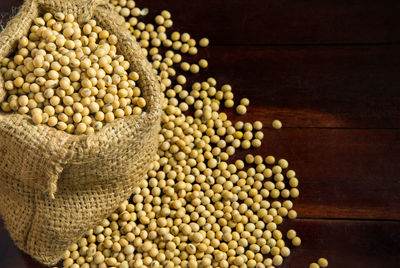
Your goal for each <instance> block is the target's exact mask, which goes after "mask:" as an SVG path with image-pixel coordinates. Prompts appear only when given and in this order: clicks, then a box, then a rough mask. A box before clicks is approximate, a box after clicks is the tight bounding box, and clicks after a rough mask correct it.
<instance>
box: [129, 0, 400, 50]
mask: <svg viewBox="0 0 400 268" xmlns="http://www.w3.org/2000/svg"><path fill="white" fill-rule="evenodd" d="M137 6H139V7H141V8H142V7H148V8H149V10H150V15H149V20H150V19H152V18H154V15H155V14H157V13H159V12H161V10H163V9H167V10H170V11H171V12H172V14H173V20H174V24H175V25H176V29H177V30H179V31H187V32H189V33H191V34H192V35H193V36H194V37H196V38H201V37H203V36H208V37H209V38H210V40H211V43H212V44H216V45H220V44H257V45H259V44H343V43H346V44H349V43H350V44H351V43H381V42H399V41H400V29H399V27H398V14H399V12H400V3H399V2H398V1H396V0H383V1H375V0H365V1H358V0H326V1H318V0H309V1H304V0H300V1H289V0H280V1H276V0H262V1H260V0H247V1H246V2H243V1H241V0H230V1H229V2H227V1H226V0H203V1H185V0H167V1H147V0H139V1H137Z"/></svg>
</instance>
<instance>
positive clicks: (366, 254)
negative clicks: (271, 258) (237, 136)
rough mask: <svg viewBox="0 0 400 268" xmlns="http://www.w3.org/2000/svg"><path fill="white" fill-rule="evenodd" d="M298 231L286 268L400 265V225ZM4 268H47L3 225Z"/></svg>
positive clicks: (347, 224) (325, 225) (352, 224)
mask: <svg viewBox="0 0 400 268" xmlns="http://www.w3.org/2000/svg"><path fill="white" fill-rule="evenodd" d="M291 228H293V229H295V230H296V231H297V233H298V235H299V236H300V237H301V239H302V245H301V246H300V247H297V248H294V247H293V246H291V244H290V241H287V240H286V242H287V244H288V245H289V248H290V249H291V255H290V256H289V257H288V258H287V259H285V261H284V265H283V266H282V267H288V268H304V267H308V265H309V264H310V263H311V262H314V261H316V260H317V259H318V258H320V257H325V258H327V259H328V260H329V267H341V268H353V267H385V268H395V267H397V264H398V263H399V262H400V255H399V254H398V251H399V250H400V246H399V243H398V241H399V240H400V231H399V230H400V223H399V222H380V221H342V220H336V221H325V220H295V221H289V220H285V221H284V222H283V224H282V225H281V226H280V227H279V229H280V230H282V231H284V232H285V233H286V231H287V230H288V229H291ZM0 237H1V240H0V267H7V268H9V267H11V268H44V267H46V266H43V265H40V264H38V263H37V262H35V261H34V260H32V259H31V258H30V257H29V256H27V255H25V254H23V253H21V252H20V251H19V250H18V249H17V248H16V247H15V246H14V245H13V243H12V241H11V239H10V237H9V236H8V234H7V233H6V232H5V230H4V227H3V226H2V225H1V223H0Z"/></svg>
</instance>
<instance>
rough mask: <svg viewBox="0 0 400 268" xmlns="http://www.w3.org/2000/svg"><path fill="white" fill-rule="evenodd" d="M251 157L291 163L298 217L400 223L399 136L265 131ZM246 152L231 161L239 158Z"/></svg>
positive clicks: (382, 132) (374, 132) (366, 132)
mask: <svg viewBox="0 0 400 268" xmlns="http://www.w3.org/2000/svg"><path fill="white" fill-rule="evenodd" d="M264 133H265V137H264V140H263V146H262V148H260V149H257V150H255V151H253V153H256V154H260V155H262V156H267V155H274V156H275V157H277V158H278V159H279V158H285V159H287V160H288V161H289V164H290V166H289V168H292V169H294V170H295V171H296V173H297V177H298V179H299V181H300V187H299V189H300V197H299V198H298V199H297V200H295V202H294V203H295V209H296V210H297V211H298V214H299V216H300V217H314V218H353V219H357V218H363V219H393V220H400V205H399V204H400V196H399V195H398V193H399V192H400V183H399V182H400V175H399V174H398V172H397V167H398V163H399V161H400V132H399V131H393V130H331V129H285V128H283V129H281V130H264ZM247 153H248V151H244V152H239V153H237V154H236V155H235V158H241V159H243V158H244V156H245V154H247Z"/></svg>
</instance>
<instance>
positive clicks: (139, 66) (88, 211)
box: [0, 0, 161, 265]
mask: <svg viewBox="0 0 400 268" xmlns="http://www.w3.org/2000/svg"><path fill="white" fill-rule="evenodd" d="M57 11H63V12H65V13H72V14H74V15H75V16H76V17H77V18H78V22H79V23H84V22H86V21H88V20H89V19H91V18H94V19H95V20H96V21H97V22H98V24H99V25H100V26H101V27H102V28H103V29H106V30H108V31H109V32H110V33H113V34H115V35H116V36H117V37H118V40H119V41H118V44H117V51H118V53H119V54H122V55H124V56H125V58H126V59H127V60H128V61H129V62H130V64H131V70H134V71H136V72H138V73H139V75H140V81H139V86H140V88H141V89H142V92H143V96H144V98H145V100H146V101H147V107H146V113H144V114H143V115H140V116H129V117H125V118H122V119H118V120H116V121H115V122H113V123H109V124H106V125H105V126H104V127H103V129H101V130H100V131H99V132H96V133H95V134H93V135H89V136H88V135H70V134H67V133H66V132H63V131H59V130H56V129H55V128H50V127H48V126H46V125H37V126H36V125H33V124H32V121H31V119H30V117H29V116H22V115H18V114H4V113H1V114H0V212H1V214H2V216H3V219H4V222H5V224H6V226H7V228H8V230H9V232H10V234H11V237H12V238H13V240H14V242H15V244H16V245H17V246H18V247H19V248H21V249H22V250H23V251H25V252H27V253H28V254H30V255H32V256H33V257H34V258H36V259H37V260H39V261H40V262H42V263H45V264H49V265H50V264H55V263H57V262H58V261H59V260H60V257H61V255H62V253H63V252H64V251H65V250H66V249H67V248H68V246H69V245H70V244H71V243H74V242H76V241H77V240H78V239H79V238H80V237H81V236H82V235H83V233H84V232H86V231H87V230H88V229H90V228H93V227H94V226H95V225H96V224H98V223H99V222H100V221H101V220H102V219H104V218H106V217H107V216H108V215H110V214H111V213H112V212H113V211H114V210H115V209H116V207H117V206H118V205H119V204H120V203H121V202H122V201H123V200H126V199H128V198H129V196H130V195H131V194H132V191H133V188H134V187H135V186H137V185H138V184H139V182H140V180H141V179H143V178H144V175H145V173H146V172H147V169H148V166H149V164H150V163H151V161H152V157H153V156H154V154H155V153H156V151H157V147H158V146H157V139H158V131H159V128H160V122H159V119H160V114H161V93H160V87H159V82H158V80H157V79H156V76H155V75H154V73H153V72H152V69H151V66H150V64H149V62H148V61H147V60H146V58H145V57H144V56H143V55H142V53H141V49H140V47H139V45H138V44H137V43H136V42H135V40H134V37H133V36H132V35H131V34H130V32H129V31H128V30H126V29H125V28H124V27H122V26H121V25H122V22H123V20H121V18H120V17H118V15H117V14H116V13H114V12H113V11H112V8H111V7H110V6H109V5H108V3H106V2H104V1H100V0H99V1H96V0H70V1H68V0H26V1H25V3H24V4H23V6H22V7H21V8H20V10H19V12H18V14H17V15H16V16H15V17H14V18H13V19H11V20H10V22H9V23H8V24H7V26H6V28H5V29H4V31H3V32H2V33H1V35H0V60H1V59H2V58H3V57H5V56H8V55H10V54H11V53H12V52H13V51H14V49H15V47H16V42H17V40H18V39H19V38H20V37H21V36H24V35H26V34H27V33H28V30H29V27H30V25H31V22H32V19H34V18H35V17H37V16H38V14H39V15H41V14H42V13H44V12H52V13H54V12H57ZM3 84H4V81H3V78H2V77H1V75H0V102H1V101H2V100H3V99H4V96H5V91H4V89H3Z"/></svg>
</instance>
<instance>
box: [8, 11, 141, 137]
mask: <svg viewBox="0 0 400 268" xmlns="http://www.w3.org/2000/svg"><path fill="white" fill-rule="evenodd" d="M117 42H118V40H117V37H116V36H115V35H113V34H110V33H109V32H108V31H106V30H103V29H102V28H101V27H100V26H98V25H96V21H95V20H90V21H89V22H88V23H86V24H85V25H81V26H80V25H79V24H78V23H77V22H76V21H75V18H74V16H73V15H71V14H63V13H56V14H54V16H53V14H51V13H46V14H44V15H43V16H42V17H38V18H36V19H34V22H33V25H32V26H31V27H30V29H29V32H28V35H27V36H24V37H22V38H20V40H19V42H18V46H17V51H16V53H15V55H13V56H12V57H6V58H4V59H3V60H2V61H1V73H2V75H3V77H4V81H5V83H4V88H5V89H6V93H7V95H6V100H5V101H4V102H2V103H1V110H2V111H3V112H17V113H19V114H23V115H30V116H31V117H32V121H33V123H34V124H47V125H48V126H50V127H56V128H57V129H59V130H63V131H67V132H68V133H74V134H92V133H94V132H95V131H96V130H100V129H101V128H102V127H103V125H104V124H105V123H110V122H113V121H114V120H115V119H117V118H122V117H124V116H128V115H131V114H134V115H139V114H141V113H142V110H143V109H144V107H145V106H146V101H145V99H144V98H142V97H141V90H140V88H139V87H138V86H137V85H136V81H138V79H139V75H138V74H137V73H136V72H134V71H129V69H130V65H129V62H128V61H126V60H125V59H124V57H123V56H122V55H119V54H118V53H117V49H116V46H115V45H116V44H117Z"/></svg>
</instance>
